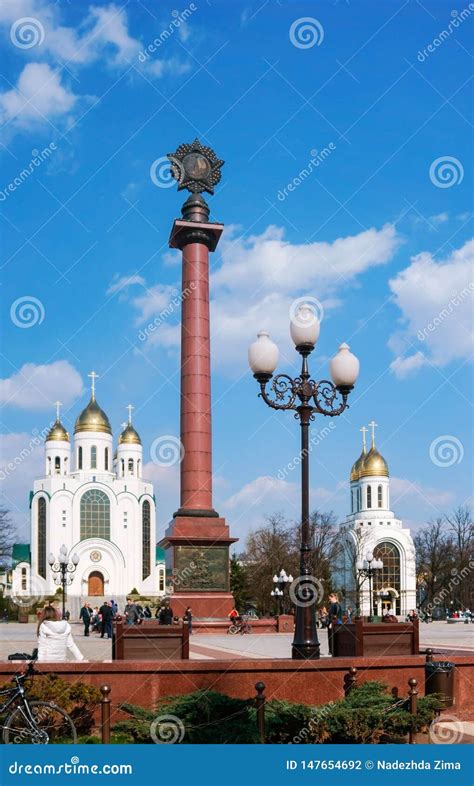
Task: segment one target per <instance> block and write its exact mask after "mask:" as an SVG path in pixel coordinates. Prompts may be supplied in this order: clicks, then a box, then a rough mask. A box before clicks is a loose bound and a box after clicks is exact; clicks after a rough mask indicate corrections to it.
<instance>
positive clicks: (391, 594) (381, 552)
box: [334, 421, 416, 619]
mask: <svg viewBox="0 0 474 786" xmlns="http://www.w3.org/2000/svg"><path fill="white" fill-rule="evenodd" d="M369 425H370V427H371V431H372V438H371V446H370V449H369V450H367V445H366V433H367V431H368V429H367V428H365V426H364V427H362V428H361V432H362V452H361V454H360V456H359V457H358V459H357V460H356V461H355V463H354V465H353V467H352V469H351V473H350V504H351V512H350V513H349V515H348V516H347V518H346V521H345V522H344V524H343V525H342V527H341V534H342V541H343V552H342V554H343V556H342V564H341V565H340V566H338V568H337V570H336V571H335V572H334V581H335V583H336V585H337V586H338V588H339V589H340V590H341V593H342V595H343V597H344V605H345V606H346V607H347V606H352V608H353V609H354V610H355V609H359V610H360V613H361V614H362V615H363V616H369V615H375V616H383V614H384V613H386V612H387V611H389V610H390V611H391V613H392V614H394V615H396V616H398V617H399V618H401V619H404V618H405V617H406V615H407V614H408V612H409V611H410V610H411V609H415V608H416V565H415V547H414V544H413V540H412V537H411V534H410V530H409V529H408V528H407V527H404V526H403V524H402V522H401V521H400V519H397V518H396V516H395V514H394V513H393V511H392V510H391V509H390V476H389V470H388V465H387V462H386V461H385V459H384V457H383V456H382V455H381V453H379V451H378V450H377V448H376V445H375V427H376V425H377V424H376V423H375V422H374V421H372V422H371V423H370V424H369ZM367 557H373V560H372V561H371V562H369V561H368V560H367ZM379 560H381V562H382V564H383V567H382V568H378V569H375V570H374V572H373V575H372V576H371V578H370V580H369V578H368V577H367V575H366V573H364V569H367V568H368V567H371V565H372V564H374V565H376V564H377V563H378V561H379Z"/></svg>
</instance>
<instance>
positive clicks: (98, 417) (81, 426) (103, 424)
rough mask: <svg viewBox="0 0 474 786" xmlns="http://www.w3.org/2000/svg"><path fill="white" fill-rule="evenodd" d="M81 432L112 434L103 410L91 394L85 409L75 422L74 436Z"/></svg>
mask: <svg viewBox="0 0 474 786" xmlns="http://www.w3.org/2000/svg"><path fill="white" fill-rule="evenodd" d="M81 431H101V432H102V433H104V434H112V429H111V427H110V423H109V419H108V417H107V415H106V414H105V412H104V410H103V409H101V408H100V407H99V405H98V403H97V401H96V400H95V396H94V394H92V396H91V400H90V401H89V403H88V405H87V407H86V408H85V409H83V410H82V412H81V414H80V415H79V417H78V418H77V420H76V425H75V426H74V434H78V433H79V432H81Z"/></svg>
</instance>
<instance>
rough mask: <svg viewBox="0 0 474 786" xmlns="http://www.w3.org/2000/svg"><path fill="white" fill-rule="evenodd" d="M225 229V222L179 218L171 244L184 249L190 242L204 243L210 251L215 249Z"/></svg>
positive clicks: (172, 231) (170, 240)
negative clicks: (216, 222) (212, 222)
mask: <svg viewBox="0 0 474 786" xmlns="http://www.w3.org/2000/svg"><path fill="white" fill-rule="evenodd" d="M223 229H224V224H208V223H207V222H206V223H199V222H197V221H184V220H183V219H179V218H177V219H176V220H175V222H174V224H173V227H172V229H171V235H170V239H169V241H168V242H169V246H170V248H179V249H181V250H182V249H183V248H184V246H187V245H189V244H190V243H202V244H203V245H205V246H207V248H208V249H209V251H215V249H216V247H217V244H218V242H219V239H220V236H221V235H222V232H223Z"/></svg>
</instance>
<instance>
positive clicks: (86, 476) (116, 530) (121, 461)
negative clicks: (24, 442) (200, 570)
mask: <svg viewBox="0 0 474 786" xmlns="http://www.w3.org/2000/svg"><path fill="white" fill-rule="evenodd" d="M90 376H92V395H91V398H90V401H89V403H88V404H87V406H86V408H85V409H84V410H83V411H82V412H81V414H80V415H79V417H78V418H77V420H76V423H75V427H74V440H73V442H72V441H71V440H70V438H69V434H68V433H67V431H66V429H65V428H64V426H63V425H62V423H61V420H60V417H59V407H58V410H57V417H56V421H55V422H54V424H53V426H52V427H51V429H50V431H49V433H48V434H47V436H46V440H45V451H44V462H45V463H44V473H43V475H42V477H40V478H37V479H36V480H35V481H34V485H33V490H32V491H31V493H30V507H31V546H30V549H31V557H30V559H31V565H30V564H28V562H27V560H26V558H24V559H23V560H21V561H16V564H15V565H14V568H13V576H12V590H13V593H14V594H18V595H21V594H23V593H24V594H28V595H30V596H40V597H41V596H42V597H45V596H47V595H53V594H54V593H55V592H56V590H57V588H58V587H57V585H56V584H55V583H54V576H53V573H52V570H51V567H50V564H49V555H50V554H51V555H54V557H55V559H57V558H58V555H59V552H60V549H61V547H62V546H63V545H65V546H66V549H67V554H68V557H69V561H70V562H71V559H72V555H73V554H77V555H78V557H79V562H78V565H77V568H76V571H75V573H74V575H73V581H72V583H71V585H70V586H69V587H68V588H67V599H68V603H67V605H68V607H69V608H70V609H71V611H72V612H74V613H77V609H78V604H79V602H80V600H81V599H84V598H88V599H89V600H92V601H94V600H96V601H97V602H99V600H101V599H103V598H107V599H112V598H113V599H114V600H116V601H117V602H119V604H122V603H123V602H124V600H125V597H126V596H127V594H129V593H130V592H131V591H132V590H137V591H138V592H139V593H140V594H142V595H146V596H147V597H150V596H160V595H164V594H165V562H164V554H163V552H162V550H161V549H157V548H156V545H155V544H156V538H155V521H156V518H155V516H156V511H155V497H154V493H153V485H152V483H150V481H147V480H145V479H144V478H143V477H142V466H143V449H142V443H141V440H140V437H139V435H138V433H137V431H136V430H135V428H134V427H133V425H132V418H131V410H132V407H131V406H129V417H128V423H127V424H124V428H123V431H122V432H121V434H120V435H119V437H118V444H117V448H116V450H115V452H114V444H113V435H112V429H111V426H110V423H109V419H108V417H107V415H106V414H105V412H104V411H103V410H102V409H101V408H100V406H99V404H98V403H97V401H96V397H95V384H94V383H95V377H96V375H95V374H94V373H93V374H92V375H90ZM16 574H18V575H16Z"/></svg>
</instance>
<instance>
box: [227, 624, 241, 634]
mask: <svg viewBox="0 0 474 786" xmlns="http://www.w3.org/2000/svg"><path fill="white" fill-rule="evenodd" d="M238 630H239V629H238V627H237V625H231V626H230V627H229V628H228V629H227V633H230V634H231V635H232V636H233V635H234V634H235V633H238Z"/></svg>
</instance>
